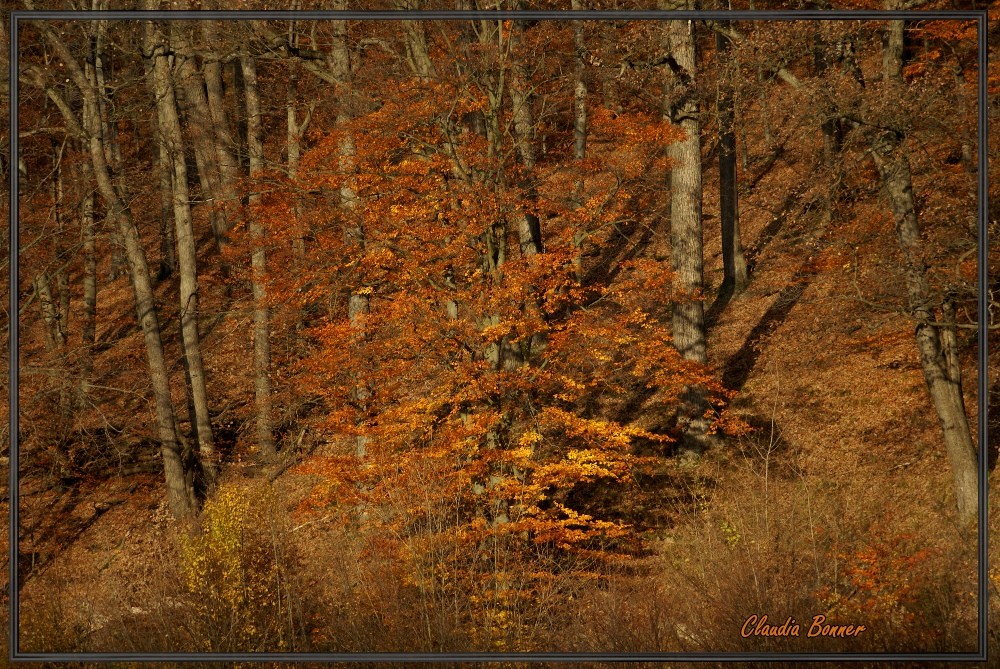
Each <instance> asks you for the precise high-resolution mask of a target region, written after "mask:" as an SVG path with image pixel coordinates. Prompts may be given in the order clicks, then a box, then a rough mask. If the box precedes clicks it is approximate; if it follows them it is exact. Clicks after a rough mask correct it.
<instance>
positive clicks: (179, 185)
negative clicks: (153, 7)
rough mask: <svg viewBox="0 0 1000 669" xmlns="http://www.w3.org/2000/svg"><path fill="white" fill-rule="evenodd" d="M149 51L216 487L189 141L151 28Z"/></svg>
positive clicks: (205, 446)
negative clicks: (203, 354) (187, 156)
mask: <svg viewBox="0 0 1000 669" xmlns="http://www.w3.org/2000/svg"><path fill="white" fill-rule="evenodd" d="M146 30H147V32H146V51H147V53H149V54H151V56H150V57H151V59H152V75H153V84H154V87H155V91H156V109H157V116H158V119H159V129H160V141H161V142H163V143H165V144H166V145H167V153H168V155H169V157H170V164H171V167H172V181H173V192H172V194H173V214H174V227H175V234H176V238H177V264H178V270H179V273H180V318H181V338H182V340H183V343H184V361H185V367H186V369H187V374H188V378H189V380H190V389H191V402H192V406H193V408H194V415H193V416H192V423H193V424H194V428H195V430H194V431H195V434H196V435H197V438H198V451H199V456H200V459H201V470H202V476H203V477H204V482H205V484H206V485H207V486H208V487H209V488H211V486H213V485H214V483H215V478H216V469H217V463H216V453H215V440H214V437H213V435H212V422H211V418H210V417H209V413H208V392H207V389H206V382H205V370H204V365H203V363H202V358H201V338H200V335H199V333H198V313H199V309H198V268H197V244H196V241H195V236H194V226H193V224H192V221H191V203H190V196H189V193H188V186H187V181H188V175H187V162H186V160H185V155H184V139H183V136H182V134H181V125H180V119H179V118H178V115H177V101H176V99H175V97H174V83H173V79H172V76H171V69H170V63H169V62H168V56H167V53H166V49H165V48H164V45H163V44H162V36H161V35H160V34H159V31H158V30H157V29H156V28H155V27H154V25H153V24H152V23H150V24H148V25H147V29H146Z"/></svg>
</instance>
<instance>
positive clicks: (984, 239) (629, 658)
mask: <svg viewBox="0 0 1000 669" xmlns="http://www.w3.org/2000/svg"><path fill="white" fill-rule="evenodd" d="M475 19H493V20H541V21H554V20H558V21H572V20H588V21H625V20H635V21H670V20H699V19H700V20H719V21H723V20H728V21H749V20H756V21H761V20H765V21H805V20H809V21H862V20H873V21H874V20H881V21H885V20H893V19H904V20H910V21H919V20H960V21H975V22H976V25H977V31H978V32H977V38H978V39H977V45H978V68H979V71H978V73H977V75H978V76H977V92H978V104H979V108H978V110H977V111H978V113H977V124H978V125H977V140H978V146H977V151H978V161H977V162H978V173H977V216H976V218H977V226H978V249H977V250H978V254H977V260H978V268H977V284H978V290H979V295H978V315H977V318H978V323H979V325H980V327H979V328H978V356H979V359H978V362H979V367H978V408H979V413H978V442H979V444H978V446H979V453H978V458H979V460H978V465H979V508H978V519H979V523H978V537H977V539H978V577H979V582H978V588H977V605H978V610H979V620H978V642H977V646H978V650H977V652H975V653H971V652H955V653H830V652H823V653H801V652H794V653H775V652H767V653H752V652H748V653H712V652H691V653H682V652H674V653H652V652H645V653H485V652H484V653H403V652H380V653H291V652H279V653H198V652H193V653H183V652H177V653H173V652H168V653H113V652H112V653H25V652H21V651H20V649H19V621H20V618H19V611H18V604H19V601H18V600H19V592H18V591H19V588H18V587H17V583H18V571H19V565H18V559H17V558H18V534H19V533H18V528H19V513H18V511H19V510H18V499H19V489H18V462H19V452H18V399H19V397H18V362H19V360H18V325H19V323H18V320H19V312H18V286H19V283H18V251H19V244H18V225H17V224H18V213H19V211H18V177H19V174H18V168H17V165H18V161H17V157H18V153H19V151H18V145H19V141H18V140H19V137H18V101H19V97H18V88H19V81H18V77H17V73H18V52H19V48H18V46H19V44H18V38H19V26H20V24H21V23H22V22H28V21H55V20H62V21H99V20H120V21H124V20H133V21H143V20H146V21H149V20H156V21H162V20H167V21H197V20H221V21H252V20H348V21H400V20H425V21H464V20H475ZM988 20H989V16H988V11H987V10H940V11H939V10H929V11H921V10H885V11H881V10H786V11H768V10H751V11H744V10H722V11H701V10H690V11H669V10H555V11H531V10H465V11H461V10H393V11H362V10H347V11H333V10H329V11H326V10H316V11H308V10H287V11H276V10H260V11H255V10H219V11H214V10H194V11H171V10H166V11H159V10H158V11H148V10H109V11H44V10H12V11H11V12H10V32H9V36H10V54H9V55H10V57H9V62H8V67H9V77H10V88H9V92H10V119H9V123H10V126H9V127H10V158H11V160H10V162H9V166H10V185H9V186H10V191H9V192H10V207H9V226H10V237H9V239H10V247H9V250H8V253H9V256H10V273H9V277H8V280H9V284H8V288H9V298H10V302H9V309H10V312H9V313H10V322H9V377H8V381H9V386H8V387H9V395H10V397H9V404H10V406H9V422H10V432H9V434H10V452H9V455H10V460H9V467H10V471H9V498H8V504H9V523H10V525H9V533H10V536H9V544H8V552H9V557H8V560H9V563H8V569H9V579H10V580H9V582H8V589H9V602H10V630H9V632H10V638H9V645H8V650H9V654H8V657H9V659H10V660H11V661H13V662H43V661H48V662H212V661H216V662H831V661H837V662H888V661H900V662H904V661H908V662H914V661H918V662H919V661H924V662H956V661H969V662H985V661H986V660H987V649H988V639H987V634H988V624H987V614H988V588H989V573H988V562H987V547H988V545H989V544H988V532H987V525H988V522H987V520H988V513H987V510H988V500H987V482H988V477H989V471H988V467H987V455H988V450H989V446H988V441H989V440H988V434H989V432H988V404H989V403H988V392H989V370H988V365H987V359H988V348H987V347H988V330H989V327H988V317H989V314H988V309H987V307H988V303H987V286H988V285H989V284H988V276H987V275H988V267H987V250H988V248H989V245H988V241H989V240H988V206H987V204H988V185H989V181H988V171H987V170H988V151H987V148H988V141H987V140H988V136H987V127H988V126H987V122H988V114H987V109H988V96H987V74H988V47H987V27H988Z"/></svg>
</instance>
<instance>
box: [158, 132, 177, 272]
mask: <svg viewBox="0 0 1000 669" xmlns="http://www.w3.org/2000/svg"><path fill="white" fill-rule="evenodd" d="M156 145H157V146H156V170H157V176H158V178H159V181H160V271H159V272H158V273H157V275H156V276H157V278H158V279H160V280H162V279H165V278H167V277H168V276H170V275H171V274H173V273H174V272H176V271H177V238H176V235H175V234H174V225H173V222H172V219H173V209H174V197H173V192H174V178H173V176H172V172H173V167H172V166H171V163H170V151H169V150H168V149H167V142H166V140H164V139H163V136H162V133H161V132H160V130H159V128H157V130H156Z"/></svg>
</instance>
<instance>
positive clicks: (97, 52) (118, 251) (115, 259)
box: [86, 0, 128, 281]
mask: <svg viewBox="0 0 1000 669" xmlns="http://www.w3.org/2000/svg"><path fill="white" fill-rule="evenodd" d="M105 6H106V3H104V2H98V1H97V0H95V1H94V9H99V8H105ZM107 28H108V22H107V21H95V22H94V33H93V45H94V46H93V51H92V53H91V57H92V58H93V63H94V64H93V65H92V66H91V64H90V63H87V65H86V67H87V69H88V70H89V71H90V72H89V74H92V76H93V81H94V84H93V85H94V87H95V90H96V92H97V106H98V112H99V116H100V120H99V124H100V127H101V137H103V138H104V140H103V143H104V147H105V148H104V156H105V160H106V162H107V164H108V166H109V167H110V168H111V170H112V172H113V173H114V174H118V175H121V162H120V160H119V158H120V157H121V152H120V151H118V150H116V147H117V142H116V141H115V137H114V135H113V134H112V133H113V132H114V126H113V125H109V124H108V121H107V119H108V112H107V104H106V101H105V97H104V96H105V92H106V90H107V88H106V86H105V71H104V70H105V68H104V39H105V35H106V33H107ZM119 186H120V178H119ZM117 241H119V242H121V241H122V240H120V239H119V240H117ZM123 248H124V244H123V243H118V244H112V246H111V272H110V275H109V277H108V279H109V280H110V281H114V280H115V279H116V278H118V277H119V276H120V275H121V273H122V271H123V270H124V268H125V267H126V265H127V264H128V263H127V261H126V259H125V257H124V256H123V255H122V249H123Z"/></svg>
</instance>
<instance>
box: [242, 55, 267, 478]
mask: <svg viewBox="0 0 1000 669" xmlns="http://www.w3.org/2000/svg"><path fill="white" fill-rule="evenodd" d="M240 67H241V69H242V72H243V83H244V85H245V86H246V88H245V94H246V104H247V150H248V152H249V154H250V178H251V179H258V178H259V177H260V175H261V173H262V172H263V170H264V131H263V125H262V121H261V112H260V94H259V92H258V90H257V65H256V63H255V62H254V60H253V58H252V57H251V56H250V55H249V54H246V53H244V54H242V55H241V56H240ZM261 217H262V212H261V211H260V195H257V194H256V193H255V194H252V195H251V196H250V212H249V223H250V237H251V239H252V241H253V252H252V254H251V256H250V275H251V282H252V283H253V365H254V398H255V402H256V409H257V448H258V450H259V452H260V455H261V457H262V458H264V459H265V460H272V459H274V456H275V446H274V427H273V424H272V422H271V343H270V338H271V322H270V321H271V315H270V310H269V309H268V305H267V289H266V287H265V285H264V283H265V281H266V280H267V255H266V252H265V250H264V226H263V225H262V224H261Z"/></svg>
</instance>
